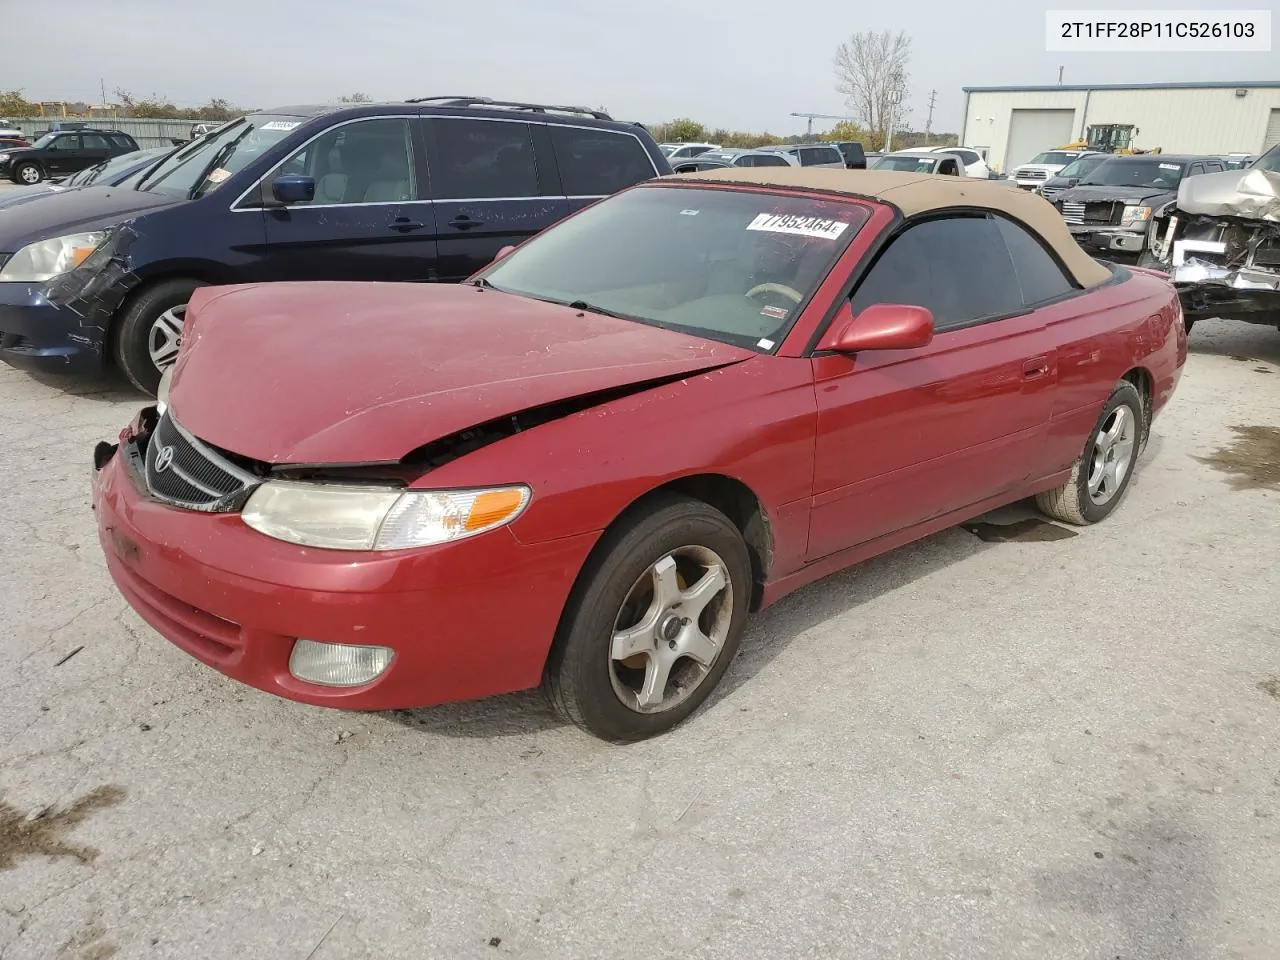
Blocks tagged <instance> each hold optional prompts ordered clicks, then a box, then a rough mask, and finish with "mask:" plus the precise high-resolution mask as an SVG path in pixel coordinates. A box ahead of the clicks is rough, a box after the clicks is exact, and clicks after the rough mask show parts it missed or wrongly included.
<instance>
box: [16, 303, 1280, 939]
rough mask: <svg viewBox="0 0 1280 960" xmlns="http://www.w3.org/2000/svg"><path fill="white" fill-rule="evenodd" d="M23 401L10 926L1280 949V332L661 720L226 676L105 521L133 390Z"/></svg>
mask: <svg viewBox="0 0 1280 960" xmlns="http://www.w3.org/2000/svg"><path fill="white" fill-rule="evenodd" d="M0 404H3V409H4V411H5V414H6V416H5V418H4V421H3V425H2V426H0V438H2V439H3V442H4V446H5V455H4V457H3V458H0V489H3V490H4V491H5V494H6V501H7V504H8V507H7V510H6V515H7V517H8V522H7V523H5V524H3V525H0V578H2V579H0V582H3V583H4V585H5V590H4V598H5V604H4V610H5V614H4V618H3V623H4V627H5V630H4V633H3V643H4V651H5V654H6V659H7V660H8V661H9V663H10V669H9V670H8V671H6V673H5V677H4V679H3V681H0V685H2V688H3V692H2V694H0V730H4V731H5V732H6V733H7V736H6V737H4V742H3V743H2V744H0V803H2V805H0V957H2V958H3V960H28V958H30V960H47V958H50V957H67V958H76V960H104V958H107V957H121V958H126V957H128V958H132V957H147V958H152V957H173V958H183V960H189V958H195V957H199V958H223V957H227V958H246V957H248V958H258V957H263V958H268V957H269V958H273V960H275V958H296V960H325V958H359V957H389V958H406V957H415V958H416V957H441V958H444V957H447V958H468V957H477V958H489V957H501V956H519V957H536V958H541V957H546V958H577V957H583V958H586V957H611V958H631V957H637V958H639V957H644V958H647V960H654V958H664V957H680V958H702V957H707V958H712V957H715V958H722V957H734V958H757V957H759V958H768V960H779V958H800V957H822V958H829V957H848V958H868V960H884V958H886V957H897V956H915V957H930V958H984V960H985V958H992V957H1000V958H1005V957H1008V958H1029V960H1044V958H1057V957H1081V958H1084V957H1090V958H1093V957H1098V958H1102V957H1105V958H1113V957H1120V958H1125V960H1137V958H1141V960H1152V958H1166V957H1167V958H1179V960H1198V958H1208V957H1224V958H1225V957H1232V958H1274V957H1275V955H1276V943H1277V940H1278V938H1280V904H1278V903H1277V899H1276V896H1275V891H1276V890H1277V889H1278V885H1280V862H1278V861H1277V858H1276V855H1275V851H1276V849H1277V847H1276V843H1277V836H1276V833H1277V827H1278V826H1280V805H1278V804H1277V786H1278V785H1280V779H1278V777H1280V771H1278V770H1277V761H1276V757H1277V756H1280V699H1278V697H1280V649H1278V647H1280V628H1278V626H1277V619H1276V618H1277V613H1278V612H1280V603H1278V602H1277V590H1276V583H1277V575H1276V571H1275V568H1276V565H1277V562H1278V561H1280V511H1278V510H1277V497H1278V494H1277V492H1276V491H1277V489H1280V465H1278V461H1280V441H1278V440H1277V437H1278V436H1280V415H1277V412H1276V411H1277V410H1278V409H1280V334H1277V332H1276V331H1275V330H1272V329H1265V328H1258V327H1247V326H1243V325H1232V324H1227V323H1207V324H1202V325H1201V327H1200V328H1198V329H1197V330H1196V331H1195V333H1194V334H1193V335H1192V356H1191V358H1190V361H1189V365H1188V369H1187V371H1186V374H1185V375H1184V377H1183V381H1182V386H1181V388H1180V391H1179V393H1178V395H1177V397H1176V399H1175V401H1174V403H1173V404H1172V406H1171V407H1170V409H1169V410H1168V411H1167V412H1166V413H1165V414H1164V415H1163V417H1162V418H1161V419H1160V420H1159V421H1158V422H1157V424H1156V427H1155V431H1154V435H1153V437H1152V441H1151V443H1150V445H1149V447H1148V450H1147V453H1146V456H1145V459H1144V462H1143V464H1142V466H1141V469H1140V471H1139V473H1138V474H1137V476H1136V478H1135V482H1134V484H1133V486H1132V487H1131V488H1130V491H1129V495H1128V498H1127V501H1126V502H1125V504H1124V505H1123V506H1122V508H1121V509H1120V510H1119V511H1118V512H1117V513H1116V514H1115V515H1114V516H1113V517H1112V518H1111V519H1110V520H1108V521H1107V522H1105V523H1103V524H1102V525H1100V526H1097V527H1093V528H1090V529H1087V530H1083V531H1081V532H1080V533H1079V534H1078V535H1077V536H1072V537H1069V538H1067V539H1061V540H1057V541H1054V542H1045V541H1037V540H1034V539H1033V540H1030V541H1022V542H1006V543H1001V542H987V541H984V540H983V539H980V538H979V537H978V536H975V535H974V534H972V533H969V532H966V531H965V530H961V529H955V530H951V531H948V532H946V533H943V534H940V535H938V536H934V537H931V538H929V539H928V540H925V541H923V542H921V543H918V544H916V545H913V546H910V547H907V548H904V549H902V550H899V551H897V552H895V553H892V554H890V555H888V556H885V557H882V558H880V559H878V560H875V561H872V562H870V563H867V564H864V565H862V566H861V567H859V568H857V569H855V570H853V571H849V572H846V573H844V574H841V575H838V576H835V577H833V578H831V579H829V580H826V581H824V582H822V583H819V584H815V585H813V586H812V587H810V588H807V589H805V590H803V591H801V592H800V593H798V594H796V595H793V596H791V597H789V598H788V599H786V600H785V601H783V602H782V603H781V604H779V605H778V606H777V607H775V608H774V609H772V610H770V611H768V612H767V613H766V614H764V615H762V616H760V617H759V618H758V619H757V620H756V621H755V622H754V623H753V625H752V626H751V627H750V628H749V632H748V636H747V639H746V641H745V643H744V647H743V650H742V653H741V656H740V657H739V660H738V662H737V663H736V664H735V665H734V667H733V668H732V669H731V671H730V673H729V675H728V676H727V677H726V682H725V684H724V685H723V690H722V691H721V693H720V694H719V695H718V696H716V697H715V698H714V700H713V702H712V703H711V704H710V705H709V706H708V707H707V708H706V709H704V710H703V711H702V712H700V713H699V714H698V715H696V716H695V717H694V718H692V720H691V721H690V722H689V723H687V724H686V725H685V726H684V727H682V728H680V729H679V730H677V731H676V732H675V733H673V734H671V735H669V736H667V737H664V738H661V739H658V740H656V741H650V742H647V743H642V744H639V745H635V746H631V747H625V748H620V747H614V746H607V745H604V744H601V743H599V742H597V741H595V740H592V739H590V738H588V737H586V736H585V735H583V734H580V733H579V732H577V731H576V730H575V729H573V728H570V727H566V726H563V725H561V724H560V723H558V722H557V721H556V720H555V718H554V717H553V716H552V715H551V714H550V712H549V711H548V709H547V708H546V707H545V706H544V704H543V702H542V700H541V698H540V697H539V696H538V695H536V694H521V695H516V696H510V697H502V698H497V699H494V700H491V701H486V702H482V703H478V704H470V705H461V706H453V707H447V708H439V709H434V710H424V711H420V712H416V713H406V714H398V715H364V714H346V713H338V712H333V711H327V710H323V709H319V708H309V707H305V706H300V705H296V704H292V703H286V702H283V701H279V700H275V699H272V698H271V697H268V696H266V695H264V694H260V693H257V692H256V691H253V690H250V689H247V688H244V687H241V686H238V685H236V684H235V683H233V682H232V681H229V680H226V679H224V678H222V677H221V676H219V675H218V674H217V673H215V672H214V671H212V670H209V669H206V668H205V667H203V666H201V665H199V664H197V663H196V662H195V661H194V660H192V659H190V658H188V657H187V656H185V655H184V654H182V653H180V652H179V651H178V650H177V649H176V648H174V647H172V646H170V645H169V644H168V643H166V642H165V641H163V640H162V639H161V638H160V637H159V636H157V635H156V634H154V633H153V632H152V631H151V630H150V629H148V628H147V627H146V626H145V625H144V624H143V623H142V622H141V621H140V620H139V619H138V618H137V617H135V616H134V615H133V614H132V612H130V611H129V609H128V608H127V607H126V605H125V604H124V602H123V601H122V600H121V599H120V598H119V597H118V596H117V594H116V593H115V591H114V590H113V588H112V587H111V585H110V582H109V580H108V577H107V574H106V571H105V569H104V566H103V562H102V559H101V556H100V553H99V549H98V545H97V541H96V537H95V533H94V526H93V520H92V515H91V513H90V511H89V508H88V503H87V490H88V474H89V457H90V450H91V447H92V444H93V443H94V442H95V441H96V440H98V439H102V438H107V437H111V436H114V434H115V433H116V432H117V431H118V429H119V428H120V426H121V425H122V424H123V423H124V422H125V421H126V420H127V419H128V418H129V417H130V415H131V414H132V412H133V411H134V409H135V408H137V407H138V406H139V405H140V404H141V400H140V399H139V397H138V396H137V395H134V394H132V393H130V392H128V391H127V390H125V389H124V388H122V387H120V386H118V385H117V384H115V383H114V382H105V381H104V382H97V383H91V384H84V383H80V384H74V385H69V384H67V383H63V382H61V381H56V380H47V379H34V378H32V377H29V376H27V375H24V374H21V373H17V372H15V371H12V370H10V369H8V368H7V367H0ZM1237 428H1253V429H1246V430H1243V431H1241V430H1238V429H1237ZM1007 514H1008V517H1016V516H1018V515H1020V514H1019V511H1018V509H1016V508H1015V509H1014V510H1011V511H1007ZM1024 515H1025V514H1024ZM996 519H1002V518H996ZM1267 584H1270V585H1271V586H1270V587H1268V586H1267ZM77 651H78V652H77ZM68 657H70V659H67V658H68ZM41 813H43V816H39V814H41ZM33 816H35V817H37V818H35V819H28V818H29V817H33Z"/></svg>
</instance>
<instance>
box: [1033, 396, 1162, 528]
mask: <svg viewBox="0 0 1280 960" xmlns="http://www.w3.org/2000/svg"><path fill="white" fill-rule="evenodd" d="M1146 433H1147V424H1146V421H1145V415H1144V413H1143V403H1142V397H1141V395H1140V394H1139V393H1138V391H1137V388H1135V387H1134V385H1133V384H1131V383H1129V381H1127V380H1121V381H1120V382H1119V383H1118V384H1116V388H1115V390H1113V391H1112V392H1111V396H1110V397H1108V398H1107V402H1106V403H1105V404H1104V405H1103V407H1102V414H1101V416H1099V417H1098V422H1097V424H1096V425H1095V426H1094V428H1093V430H1092V431H1091V432H1090V433H1089V439H1088V440H1086V441H1085V445H1084V450H1083V451H1082V452H1081V455H1080V459H1078V460H1077V461H1076V463H1075V466H1074V467H1072V468H1071V478H1070V479H1069V480H1068V481H1067V482H1066V483H1064V484H1063V485H1062V486H1060V487H1057V488H1055V489H1053V490H1046V491H1045V492H1044V493H1040V494H1037V495H1036V506H1038V507H1039V508H1040V510H1041V511H1042V512H1044V513H1046V514H1048V515H1049V516H1051V517H1053V518H1054V519H1055V520H1061V521H1062V522H1063V523H1070V524H1073V525H1075V526H1087V525H1089V524H1091V523H1097V522H1098V521H1099V520H1103V519H1105V518H1106V517H1107V516H1109V515H1110V513H1111V511H1113V510H1114V509H1115V508H1116V507H1117V506H1118V505H1119V503H1120V500H1121V499H1122V498H1123V497H1124V492H1125V491H1126V490H1127V489H1128V488H1129V480H1130V479H1131V478H1132V477H1133V470H1134V467H1135V466H1137V462H1138V454H1139V453H1140V452H1141V447H1142V446H1143V443H1144V440H1145V437H1146Z"/></svg>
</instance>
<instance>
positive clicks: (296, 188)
mask: <svg viewBox="0 0 1280 960" xmlns="http://www.w3.org/2000/svg"><path fill="white" fill-rule="evenodd" d="M271 195H272V196H273V197H275V198H276V200H278V201H279V202H280V203H305V202H307V201H308V200H314V199H315V198H316V180H315V177H304V176H302V175H300V174H296V173H288V174H285V175H284V176H283V177H276V178H275V180H273V181H272V182H271Z"/></svg>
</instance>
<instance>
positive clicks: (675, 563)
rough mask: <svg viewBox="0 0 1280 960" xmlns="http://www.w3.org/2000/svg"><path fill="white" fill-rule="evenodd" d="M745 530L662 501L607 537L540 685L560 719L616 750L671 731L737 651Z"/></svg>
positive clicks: (705, 511)
mask: <svg viewBox="0 0 1280 960" xmlns="http://www.w3.org/2000/svg"><path fill="white" fill-rule="evenodd" d="M752 585H753V584H752V576H751V560H750V557H749V555H748V552H747V545H746V543H745V541H744V540H743V538H742V534H741V533H740V532H739V531H738V528H737V527H735V526H734V525H733V523H732V522H731V521H730V520H729V518H728V517H726V516H725V515H724V514H723V513H721V512H720V511H719V510H716V509H715V508H714V507H711V506H709V505H708V504H706V503H703V502H702V501H700V500H691V499H688V498H685V497H677V496H663V497H661V498H659V499H656V500H655V501H654V502H652V503H651V504H648V505H646V507H645V508H644V509H643V512H637V513H636V514H635V515H634V516H632V517H631V518H629V519H625V520H623V521H622V522H621V523H619V524H618V525H617V526H616V527H615V528H614V529H612V530H610V531H609V532H608V533H606V534H605V537H604V539H603V540H602V541H601V543H600V545H599V546H598V547H597V548H596V550H595V551H594V553H593V555H592V559H591V560H589V561H588V563H587V566H586V567H585V568H584V570H583V572H582V574H581V576H580V577H579V580H578V583H577V585H576V586H575V587H574V591H573V594H572V595H571V596H570V599H569V602H568V604H566V607H565V613H564V616H563V617H562V619H561V623H560V629H559V630H558V631H557V635H556V640H555V643H554V644H553V646H552V650H551V655H550V657H549V658H548V660H547V668H546V675H545V683H546V688H547V692H548V694H549V695H550V698H551V702H552V704H553V705H554V706H555V708H556V710H557V711H558V712H559V713H560V714H561V716H563V717H564V718H565V719H567V720H570V721H572V722H573V723H575V724H577V725H578V726H579V727H581V728H582V729H584V730H586V731H587V732H589V733H591V734H593V735H595V736H597V737H599V738H601V739H602V740H608V741H612V742H614V743H627V742H632V741H636V740H643V739H645V738H647V737H652V736H655V735H657V734H660V733H664V732H666V731H667V730H670V729H671V728H672V727H674V726H676V725H677V724H678V723H680V722H681V721H682V720H684V719H685V718H686V717H688V716H689V715H690V714H691V713H693V711H694V710H696V709H697V708H698V706H699V705H700V704H701V703H702V702H703V701H704V700H705V699H706V698H707V696H708V695H709V694H710V693H711V691H712V690H713V689H715V687H716V685H717V684H718V683H719V682H720V678H721V677H722V676H724V672H725V670H727V669H728V667H729V663H730V662H731V661H732V660H733V656H734V654H735V653H736V652H737V649H738V644H739V642H740V641H741V639H742V631H743V628H744V626H745V623H746V618H747V605H748V603H749V602H750V598H751V592H752Z"/></svg>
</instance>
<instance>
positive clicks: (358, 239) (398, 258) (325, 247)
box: [244, 115, 437, 280]
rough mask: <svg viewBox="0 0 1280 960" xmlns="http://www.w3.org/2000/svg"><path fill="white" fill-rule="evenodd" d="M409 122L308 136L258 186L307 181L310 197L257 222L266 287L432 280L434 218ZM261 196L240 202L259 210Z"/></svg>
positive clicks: (368, 121)
mask: <svg viewBox="0 0 1280 960" xmlns="http://www.w3.org/2000/svg"><path fill="white" fill-rule="evenodd" d="M416 119H417V118H416V117H412V116H407V115H406V116H386V117H367V118H361V119H358V120H351V121H347V122H345V123H341V124H337V125H336V126H333V127H330V128H329V129H327V130H325V131H324V132H323V133H320V134H317V135H316V136H315V137H313V138H312V139H311V140H309V141H308V142H307V143H306V144H304V145H303V146H302V147H301V148H299V149H298V150H297V151H296V152H295V153H293V154H292V155H291V156H290V157H288V158H287V159H285V160H284V161H283V162H282V163H281V164H280V165H278V166H277V167H275V168H274V169H273V170H272V172H271V173H269V174H268V175H267V176H266V178H264V179H265V184H266V191H265V192H266V194H267V195H268V196H269V195H270V182H271V181H272V180H274V179H275V178H276V177H279V176H283V175H286V174H300V175H304V176H310V177H311V178H313V179H314V180H315V197H314V199H312V200H310V201H304V202H300V203H291V204H289V205H288V206H284V207H273V206H268V207H267V209H266V210H265V211H264V213H263V217H264V221H265V228H266V253H267V262H266V263H265V264H264V265H263V269H264V270H265V271H266V272H267V273H268V274H269V275H270V277H271V279H274V280H434V279H436V275H435V265H436V252H437V249H436V241H435V236H434V231H435V216H434V213H433V211H432V203H431V201H430V199H428V197H427V183H426V171H425V168H424V166H423V164H422V150H421V146H420V140H419V138H418V137H417V131H416ZM260 196H261V193H260V192H259V191H258V190H250V191H248V192H247V193H246V195H245V197H246V202H245V204H244V207H245V208H246V209H260V207H261V204H260V200H259V199H258V198H259V197H260Z"/></svg>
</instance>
